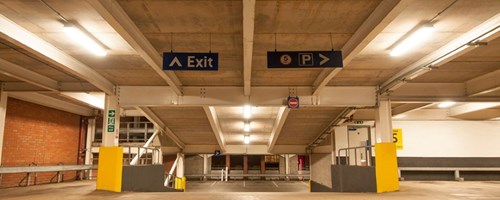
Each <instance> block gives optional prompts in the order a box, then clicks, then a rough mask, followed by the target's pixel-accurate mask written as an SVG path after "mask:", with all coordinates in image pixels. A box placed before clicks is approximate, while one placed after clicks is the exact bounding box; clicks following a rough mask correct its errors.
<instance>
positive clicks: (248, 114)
mask: <svg viewBox="0 0 500 200" xmlns="http://www.w3.org/2000/svg"><path fill="white" fill-rule="evenodd" d="M243 117H244V118H245V119H248V118H250V117H252V106H250V105H245V106H243Z"/></svg>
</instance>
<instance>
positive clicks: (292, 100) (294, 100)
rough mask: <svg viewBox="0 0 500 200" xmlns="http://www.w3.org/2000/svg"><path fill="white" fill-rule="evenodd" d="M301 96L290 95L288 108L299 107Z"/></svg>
mask: <svg viewBox="0 0 500 200" xmlns="http://www.w3.org/2000/svg"><path fill="white" fill-rule="evenodd" d="M299 105H300V104H299V97H288V108H299Z"/></svg>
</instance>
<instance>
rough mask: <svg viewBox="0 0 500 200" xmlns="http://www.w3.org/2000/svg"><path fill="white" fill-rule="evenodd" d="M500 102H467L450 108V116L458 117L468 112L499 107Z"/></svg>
mask: <svg viewBox="0 0 500 200" xmlns="http://www.w3.org/2000/svg"><path fill="white" fill-rule="evenodd" d="M499 106H500V103H494V102H490V103H467V104H464V105H461V106H456V107H452V108H450V109H449V112H448V116H450V117H456V116H460V115H464V114H467V113H472V112H477V111H480V110H486V109H490V108H495V107H499Z"/></svg>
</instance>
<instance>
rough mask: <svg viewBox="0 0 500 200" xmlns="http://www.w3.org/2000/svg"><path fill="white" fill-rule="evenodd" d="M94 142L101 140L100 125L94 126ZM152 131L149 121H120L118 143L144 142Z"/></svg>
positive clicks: (152, 127)
mask: <svg viewBox="0 0 500 200" xmlns="http://www.w3.org/2000/svg"><path fill="white" fill-rule="evenodd" d="M95 133H96V137H95V138H94V142H102V127H96V132H95ZM153 133H154V124H153V123H151V122H120V133H119V138H118V141H119V142H120V143H127V142H128V143H132V142H134V143H135V142H146V141H147V140H148V138H149V137H151V135H153Z"/></svg>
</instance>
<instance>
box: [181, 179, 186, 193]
mask: <svg viewBox="0 0 500 200" xmlns="http://www.w3.org/2000/svg"><path fill="white" fill-rule="evenodd" d="M182 189H183V190H184V192H185V191H186V177H182Z"/></svg>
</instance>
